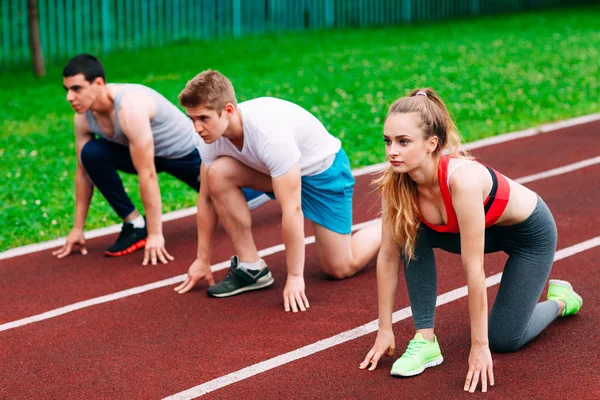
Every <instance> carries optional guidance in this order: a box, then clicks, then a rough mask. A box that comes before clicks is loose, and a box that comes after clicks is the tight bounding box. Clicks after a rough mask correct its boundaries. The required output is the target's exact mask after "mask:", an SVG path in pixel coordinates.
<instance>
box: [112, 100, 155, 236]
mask: <svg viewBox="0 0 600 400" xmlns="http://www.w3.org/2000/svg"><path fill="white" fill-rule="evenodd" d="M155 110H156V103H155V102H154V99H152V98H149V97H148V96H144V95H142V94H140V93H136V92H132V93H128V94H126V95H125V97H124V98H123V101H122V103H121V110H120V111H119V124H120V127H121V130H122V131H123V133H124V134H125V136H127V139H128V140H129V151H130V153H131V160H132V161H133V165H134V167H135V169H136V171H137V174H138V180H139V186H140V196H141V198H142V202H143V203H144V210H145V213H146V218H147V224H148V235H162V223H161V219H160V217H161V208H162V201H161V198H160V188H159V186H158V177H157V174H156V167H155V165H154V139H153V137H152V129H151V128H150V119H151V118H152V117H153V115H154V112H155Z"/></svg>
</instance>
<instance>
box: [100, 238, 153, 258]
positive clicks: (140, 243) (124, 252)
mask: <svg viewBox="0 0 600 400" xmlns="http://www.w3.org/2000/svg"><path fill="white" fill-rule="evenodd" d="M145 245H146V239H142V240H139V241H137V242H135V243H134V244H132V245H131V246H129V247H128V248H126V249H125V250H121V251H116V252H111V251H108V250H104V254H105V255H106V256H108V257H120V256H124V255H127V254H131V253H133V252H134V251H136V250H139V249H141V248H142V247H144V246H145Z"/></svg>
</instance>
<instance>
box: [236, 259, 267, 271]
mask: <svg viewBox="0 0 600 400" xmlns="http://www.w3.org/2000/svg"><path fill="white" fill-rule="evenodd" d="M261 261H262V259H260V258H259V259H258V261H257V262H254V263H249V262H244V261H240V264H239V266H238V268H241V269H243V270H244V271H249V270H250V271H257V270H260V269H261Z"/></svg>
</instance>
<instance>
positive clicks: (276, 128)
mask: <svg viewBox="0 0 600 400" xmlns="http://www.w3.org/2000/svg"><path fill="white" fill-rule="evenodd" d="M238 107H239V110H240V111H241V114H242V127H243V129H244V147H243V148H242V150H241V151H240V150H238V148H237V147H235V145H234V144H233V143H231V141H230V140H229V139H227V138H224V137H220V138H219V139H217V140H216V141H215V142H213V143H210V144H206V143H204V142H202V143H201V146H200V156H201V157H202V162H203V163H204V164H205V165H207V166H208V165H210V164H212V163H213V161H214V160H216V159H217V158H218V157H221V156H229V157H232V158H235V159H236V160H238V161H240V162H242V163H244V164H246V165H247V166H249V167H250V168H252V169H255V170H257V171H259V172H262V173H263V174H265V175H270V176H271V177H273V178H276V177H278V176H281V175H283V174H285V173H286V172H287V171H288V170H289V169H290V168H291V167H292V166H293V165H294V164H295V163H298V164H299V166H300V172H301V175H302V176H310V175H317V174H320V173H321V172H323V171H325V170H326V169H327V168H329V167H330V166H331V164H333V161H334V159H335V155H336V154H337V152H338V151H339V150H340V148H341V147H342V142H341V141H340V140H339V139H338V138H336V137H334V136H332V135H331V134H330V133H329V132H327V129H325V127H324V126H323V124H322V123H321V122H320V121H319V120H318V119H317V118H316V117H315V116H314V115H312V114H311V113H309V112H308V111H306V110H305V109H303V108H302V107H300V106H298V105H296V104H294V103H291V102H289V101H285V100H281V99H276V98H273V97H260V98H258V99H253V100H249V101H245V102H243V103H240V104H239V105H238Z"/></svg>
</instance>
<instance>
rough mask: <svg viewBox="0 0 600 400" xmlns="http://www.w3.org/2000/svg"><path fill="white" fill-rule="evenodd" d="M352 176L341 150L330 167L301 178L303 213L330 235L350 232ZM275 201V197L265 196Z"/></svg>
mask: <svg viewBox="0 0 600 400" xmlns="http://www.w3.org/2000/svg"><path fill="white" fill-rule="evenodd" d="M353 192H354V176H352V171H351V170H350V161H348V156H347V155H346V152H345V151H344V149H340V151H338V153H337V154H336V155H335V159H334V161H333V164H331V167H329V168H328V169H327V170H325V171H323V172H321V173H320V174H317V175H312V176H303V177H302V213H303V214H304V216H305V217H306V218H308V219H309V220H311V221H313V222H316V223H317V224H319V225H321V226H324V227H325V228H327V229H329V230H330V231H333V232H336V233H340V234H344V235H345V234H349V233H351V232H352V194H353ZM267 195H269V197H271V198H272V199H275V195H274V194H273V193H272V192H271V193H267Z"/></svg>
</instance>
